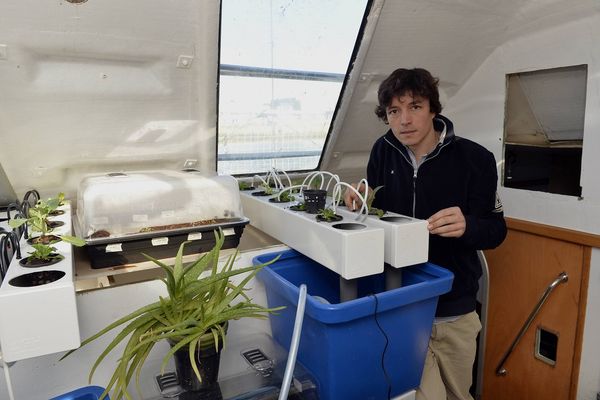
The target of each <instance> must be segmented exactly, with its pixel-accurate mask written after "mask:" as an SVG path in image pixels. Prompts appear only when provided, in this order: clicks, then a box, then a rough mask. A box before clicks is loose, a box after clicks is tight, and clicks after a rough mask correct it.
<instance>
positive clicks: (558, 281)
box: [496, 272, 569, 376]
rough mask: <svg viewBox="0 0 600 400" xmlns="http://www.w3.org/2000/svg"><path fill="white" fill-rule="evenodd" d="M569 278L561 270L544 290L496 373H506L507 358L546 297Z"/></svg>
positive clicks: (500, 374) (502, 374) (501, 374)
mask: <svg viewBox="0 0 600 400" xmlns="http://www.w3.org/2000/svg"><path fill="white" fill-rule="evenodd" d="M568 280H569V276H568V275H567V273H566V272H561V273H560V274H559V275H558V277H557V278H556V279H555V280H554V281H553V282H552V283H551V284H550V285H549V286H548V287H547V288H546V290H545V291H544V294H542V297H541V298H540V300H539V301H538V302H537V304H536V305H535V307H534V308H533V310H532V311H531V314H529V317H528V318H527V321H525V324H524V325H523V326H522V327H521V330H520V331H519V333H518V334H517V336H516V337H515V340H513V342H512V344H511V345H510V347H509V348H508V350H507V351H506V353H504V356H503V357H502V360H500V362H499V363H498V366H497V367H496V375H499V376H504V375H506V373H507V371H506V368H504V363H506V360H508V357H509V356H510V355H511V353H512V352H513V350H514V349H515V347H517V344H518V343H519V341H520V340H521V338H522V337H523V335H525V332H527V329H529V326H530V325H531V323H532V322H533V320H534V319H535V317H536V316H537V315H538V313H539V312H540V309H541V308H542V306H543V305H544V303H545V302H546V299H547V298H548V296H550V293H552V291H553V290H554V288H555V287H557V286H558V285H559V284H561V283H564V282H567V281H568Z"/></svg>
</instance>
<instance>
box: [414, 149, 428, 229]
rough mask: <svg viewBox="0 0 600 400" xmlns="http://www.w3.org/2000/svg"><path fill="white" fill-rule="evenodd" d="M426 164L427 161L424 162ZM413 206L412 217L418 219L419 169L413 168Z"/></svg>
mask: <svg viewBox="0 0 600 400" xmlns="http://www.w3.org/2000/svg"><path fill="white" fill-rule="evenodd" d="M423 162H425V160H423ZM413 171H414V172H413V200H412V201H413V204H412V217H413V218H416V217H415V215H416V207H417V171H418V168H415V167H413Z"/></svg>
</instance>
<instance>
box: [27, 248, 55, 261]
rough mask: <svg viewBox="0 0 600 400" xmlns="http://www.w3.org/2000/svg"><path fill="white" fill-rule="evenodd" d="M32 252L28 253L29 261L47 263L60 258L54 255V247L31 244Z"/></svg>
mask: <svg viewBox="0 0 600 400" xmlns="http://www.w3.org/2000/svg"><path fill="white" fill-rule="evenodd" d="M31 247H33V249H34V250H33V251H31V252H29V259H30V260H32V259H34V260H39V261H42V262H48V261H52V260H55V259H57V258H60V257H61V256H60V255H58V254H56V247H53V246H48V245H45V244H32V245H31Z"/></svg>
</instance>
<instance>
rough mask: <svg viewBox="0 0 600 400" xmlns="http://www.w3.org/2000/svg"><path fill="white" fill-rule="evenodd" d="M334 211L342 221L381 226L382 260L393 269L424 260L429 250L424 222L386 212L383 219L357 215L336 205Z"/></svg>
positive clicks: (425, 222)
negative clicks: (383, 234) (383, 244)
mask: <svg viewBox="0 0 600 400" xmlns="http://www.w3.org/2000/svg"><path fill="white" fill-rule="evenodd" d="M336 212H337V213H338V214H339V215H342V216H343V217H344V220H347V221H355V222H361V223H364V224H366V225H368V226H370V227H374V228H381V229H383V231H384V232H385V246H384V247H385V251H384V254H385V255H384V259H385V262H386V263H387V264H389V265H391V266H392V267H394V268H402V267H407V266H410V265H415V264H420V263H424V262H427V259H428V251H429V230H427V221H425V220H422V219H417V218H412V217H408V216H405V215H401V214H395V213H392V212H387V213H386V214H385V215H384V216H383V217H382V218H379V217H378V216H376V215H368V216H365V215H360V214H358V213H356V212H352V211H350V210H349V209H348V208H346V207H338V208H337V210H336Z"/></svg>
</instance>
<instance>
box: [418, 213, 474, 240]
mask: <svg viewBox="0 0 600 400" xmlns="http://www.w3.org/2000/svg"><path fill="white" fill-rule="evenodd" d="M427 222H429V225H427V229H429V232H430V233H432V234H433V235H440V236H442V237H455V238H459V237H461V236H462V235H463V234H464V233H465V229H466V228H467V223H466V222H465V216H464V215H463V213H462V211H461V210H460V208H459V207H449V208H444V209H443V210H440V211H438V212H436V213H435V214H433V215H432V216H431V217H429V218H428V219H427Z"/></svg>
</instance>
